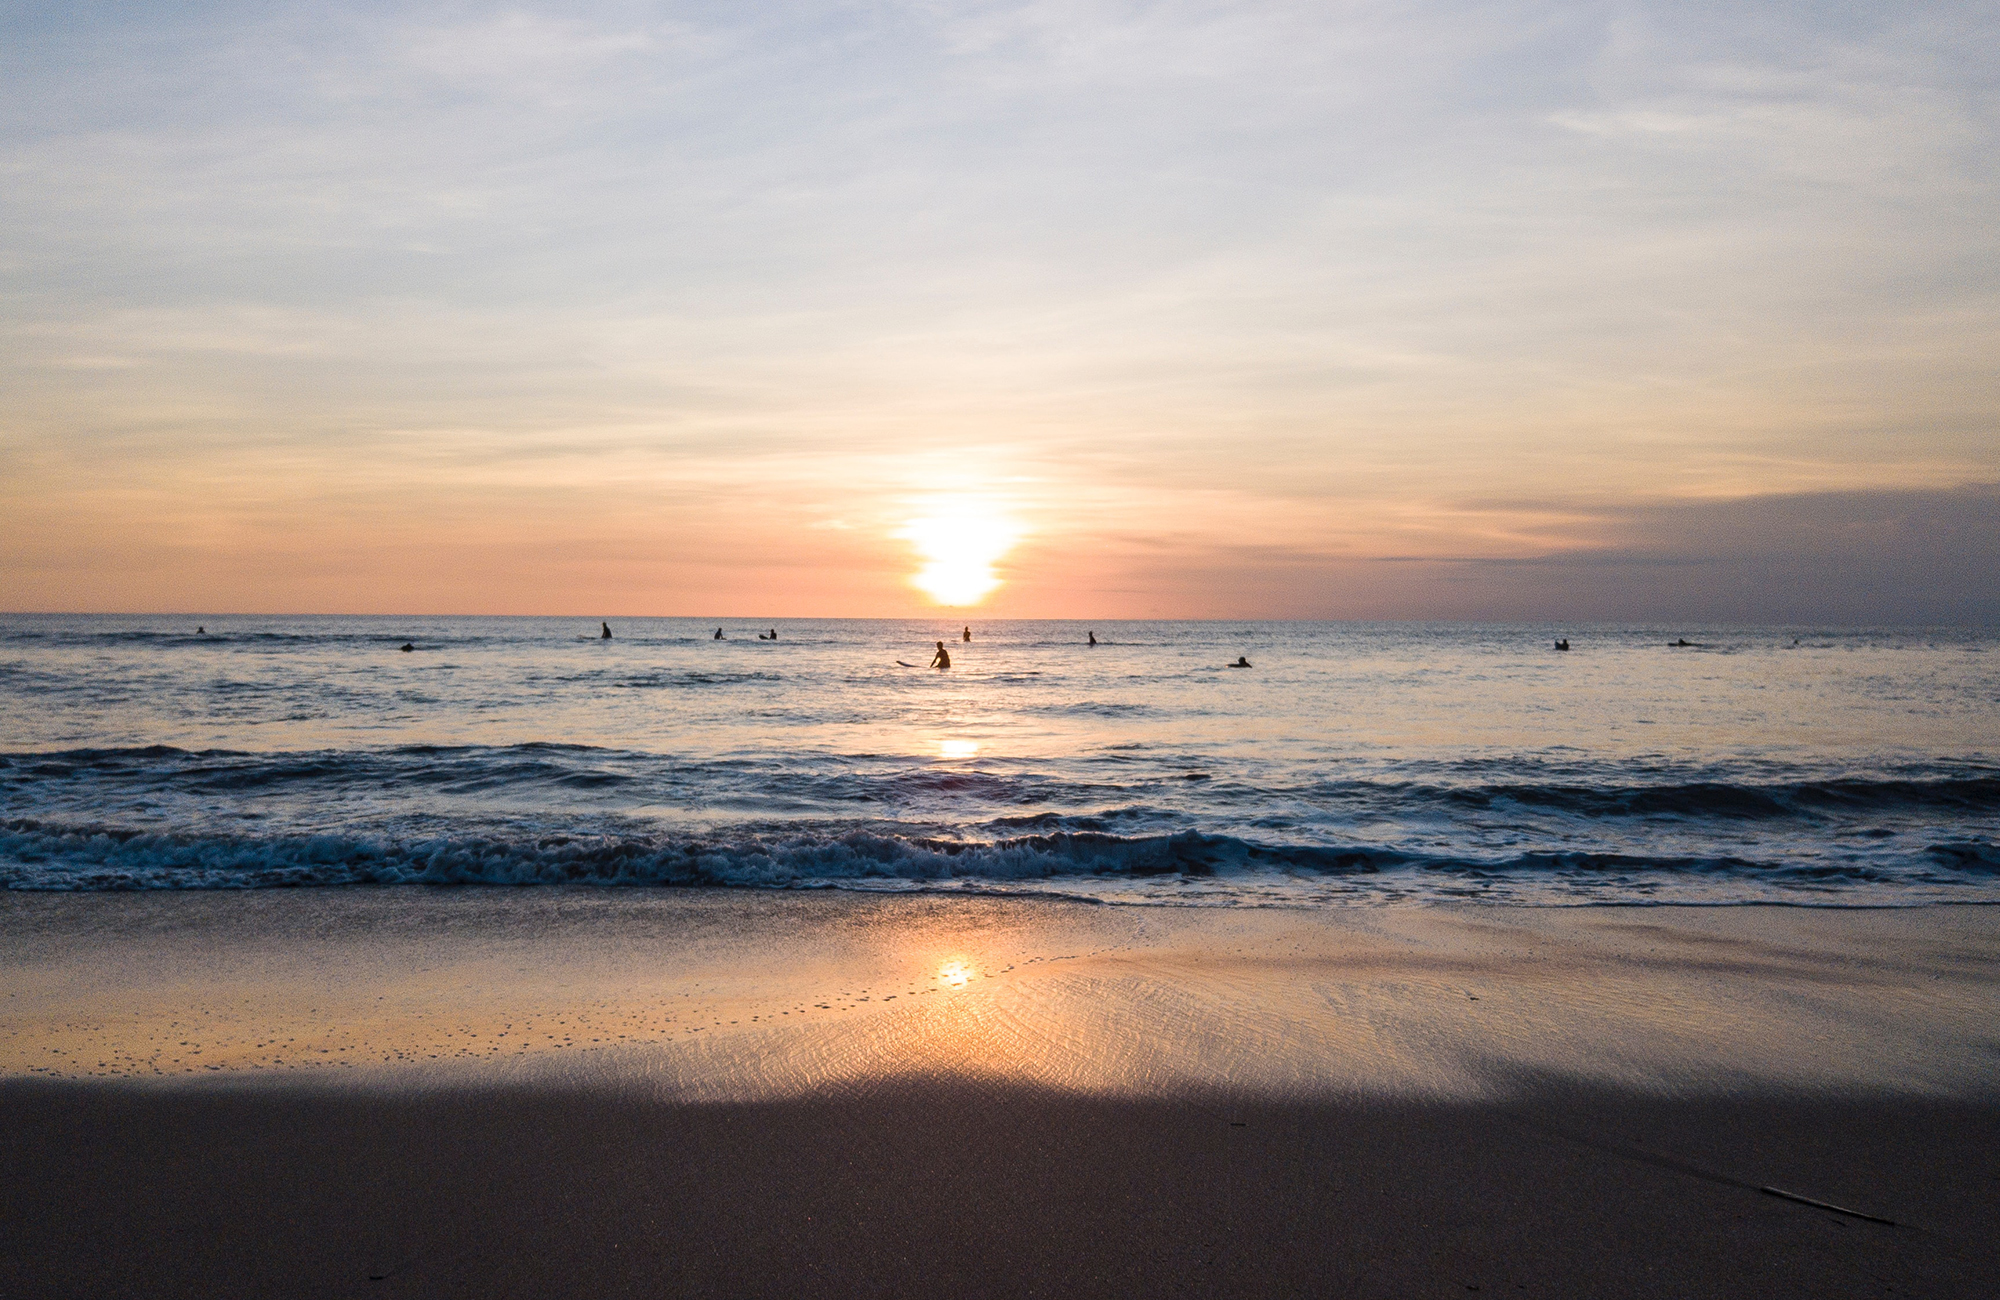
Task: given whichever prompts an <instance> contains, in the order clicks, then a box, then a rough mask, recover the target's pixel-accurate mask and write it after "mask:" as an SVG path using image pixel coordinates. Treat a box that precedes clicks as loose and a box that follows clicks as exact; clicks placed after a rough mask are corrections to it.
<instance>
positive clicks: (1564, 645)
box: [1556, 637, 1569, 650]
mask: <svg viewBox="0 0 2000 1300" xmlns="http://www.w3.org/2000/svg"><path fill="white" fill-rule="evenodd" d="M1556 649H1558V650H1567V649H1569V638H1568V637H1564V638H1563V639H1562V640H1560V641H1558V642H1556Z"/></svg>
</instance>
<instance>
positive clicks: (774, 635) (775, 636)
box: [765, 627, 778, 641]
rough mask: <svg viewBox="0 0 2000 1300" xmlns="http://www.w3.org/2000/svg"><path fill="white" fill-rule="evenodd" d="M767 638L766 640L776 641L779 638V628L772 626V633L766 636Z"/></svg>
mask: <svg viewBox="0 0 2000 1300" xmlns="http://www.w3.org/2000/svg"><path fill="white" fill-rule="evenodd" d="M765 639H766V640H770V641H776V640H777V639H778V629H777V628H775V627H774V628H772V629H771V635H770V636H769V637H767V638H765Z"/></svg>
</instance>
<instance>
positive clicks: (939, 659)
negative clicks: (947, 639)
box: [931, 641, 951, 668]
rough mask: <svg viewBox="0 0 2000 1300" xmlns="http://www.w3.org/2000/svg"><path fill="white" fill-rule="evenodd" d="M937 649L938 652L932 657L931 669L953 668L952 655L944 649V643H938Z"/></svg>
mask: <svg viewBox="0 0 2000 1300" xmlns="http://www.w3.org/2000/svg"><path fill="white" fill-rule="evenodd" d="M937 648H938V652H937V653H936V654H934V655H932V656H931V667H933V668H949V667H951V654H950V652H949V651H947V650H946V649H945V648H944V642H942V641H940V642H938V643H937Z"/></svg>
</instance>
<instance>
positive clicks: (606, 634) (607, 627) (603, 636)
mask: <svg viewBox="0 0 2000 1300" xmlns="http://www.w3.org/2000/svg"><path fill="white" fill-rule="evenodd" d="M597 626H599V627H601V628H603V629H604V631H603V632H602V633H600V634H599V635H598V638H597V639H598V640H600V641H609V640H610V639H611V624H609V623H599V624H598V625H597Z"/></svg>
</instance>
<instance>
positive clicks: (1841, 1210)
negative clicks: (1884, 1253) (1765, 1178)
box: [1757, 1187, 1898, 1228]
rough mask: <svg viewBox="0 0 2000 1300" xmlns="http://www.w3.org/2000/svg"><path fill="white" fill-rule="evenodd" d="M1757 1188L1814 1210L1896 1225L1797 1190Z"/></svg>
mask: <svg viewBox="0 0 2000 1300" xmlns="http://www.w3.org/2000/svg"><path fill="white" fill-rule="evenodd" d="M1757 1190H1758V1191H1760V1192H1762V1193H1764V1194H1765V1195H1766V1196H1777V1197H1781V1198H1783V1199H1784V1200H1787V1201H1797V1202H1798V1203H1799V1204H1800V1205H1810V1206H1812V1207H1813V1208H1814V1209H1815V1210H1831V1211H1833V1212H1834V1213H1835V1214H1845V1215H1847V1216H1848V1217H1850V1218H1855V1219H1866V1220H1868V1222H1870V1223H1884V1224H1887V1225H1888V1226H1890V1227H1892V1228H1894V1227H1896V1226H1898V1225H1897V1223H1896V1221H1895V1220H1894V1219H1885V1218H1883V1217H1881V1216H1880V1215H1876V1214H1863V1213H1862V1212H1861V1211H1859V1210H1850V1209H1848V1208H1847V1207H1846V1206H1844V1205H1831V1204H1829V1203H1827V1202H1826V1201H1815V1200H1814V1199H1813V1198H1812V1197H1810V1196H1800V1195H1799V1194H1798V1193H1797V1192H1787V1191H1784V1190H1782V1189H1780V1188H1776V1187H1759V1188H1758V1189H1757Z"/></svg>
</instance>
